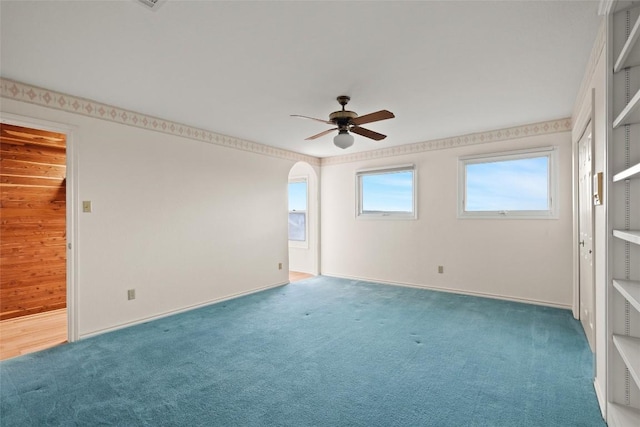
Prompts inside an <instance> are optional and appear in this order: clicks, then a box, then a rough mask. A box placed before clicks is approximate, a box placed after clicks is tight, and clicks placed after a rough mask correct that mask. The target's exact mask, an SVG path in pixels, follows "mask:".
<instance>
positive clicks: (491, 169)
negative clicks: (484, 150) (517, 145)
mask: <svg viewBox="0 0 640 427" xmlns="http://www.w3.org/2000/svg"><path fill="white" fill-rule="evenodd" d="M466 178H467V180H466V186H467V188H466V206H465V210H466V211H502V210H504V211H518V210H528V211H538V210H548V209H549V208H550V207H549V157H547V156H542V157H533V158H525V159H515V160H505V161H497V162H486V163H470V164H467V165H466Z"/></svg>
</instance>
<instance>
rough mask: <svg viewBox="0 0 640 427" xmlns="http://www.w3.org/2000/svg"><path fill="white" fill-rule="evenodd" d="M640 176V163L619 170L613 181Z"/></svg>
mask: <svg viewBox="0 0 640 427" xmlns="http://www.w3.org/2000/svg"><path fill="white" fill-rule="evenodd" d="M634 178H640V163H638V164H637V165H633V166H631V167H630V168H628V169H625V170H623V171H621V172H618V173H617V174H615V175H614V176H613V182H618V181H624V180H626V179H634Z"/></svg>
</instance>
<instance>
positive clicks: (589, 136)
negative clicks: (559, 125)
mask: <svg viewBox="0 0 640 427" xmlns="http://www.w3.org/2000/svg"><path fill="white" fill-rule="evenodd" d="M590 124H591V122H588V125H587V126H586V128H585V130H584V132H583V133H582V135H581V136H580V138H579V139H578V141H577V142H576V143H575V145H576V152H577V157H576V162H577V172H578V182H577V186H578V192H577V199H578V212H577V226H578V227H577V228H578V240H576V242H575V243H576V245H575V248H576V250H577V252H578V311H579V320H580V322H581V323H582V327H583V328H584V329H585V334H586V335H587V340H588V341H589V345H590V346H591V345H592V346H593V348H592V352H593V353H595V350H596V342H595V341H596V322H595V320H596V319H595V316H596V301H595V297H596V291H595V259H596V254H595V246H596V245H595V209H594V204H593V194H594V193H593V191H594V188H593V177H594V169H595V165H594V163H595V160H594V158H593V154H594V146H595V144H594V141H593V139H594V134H593V128H592V126H590ZM585 138H586V145H587V147H588V152H589V157H590V158H589V168H590V170H589V182H588V183H587V187H588V189H587V194H581V193H580V191H581V186H580V177H581V176H582V174H581V173H580V171H581V168H582V165H581V162H580V150H581V148H580V147H581V146H582V145H583V144H582V142H583V140H584V139H585ZM585 196H586V197H585ZM584 202H586V206H582V208H584V210H585V211H590V212H589V213H590V214H589V218H590V219H589V222H588V224H586V226H583V224H581V217H582V212H581V203H584ZM582 230H586V231H588V233H589V236H590V239H591V242H590V245H589V247H590V251H589V253H590V254H591V263H590V264H591V265H590V266H583V265H582V263H585V262H586V259H584V258H583V256H582V252H583V250H584V248H585V246H584V245H582V247H581V245H580V242H581V239H583V237H582V236H581V233H580V232H581V231H582ZM583 272H585V273H586V274H589V275H590V276H591V283H590V285H589V286H590V287H591V290H590V292H591V298H590V299H591V301H590V302H591V305H590V306H588V307H587V308H588V310H589V312H590V315H589V316H590V319H589V320H590V322H591V327H590V328H587V327H585V324H584V322H583V320H585V319H583V314H584V309H585V307H583V306H582V299H583V298H582V292H583V291H584V290H585V289H587V287H585V286H584V284H583V281H582V279H583V277H582V273H583ZM587 329H590V330H591V334H588V333H587Z"/></svg>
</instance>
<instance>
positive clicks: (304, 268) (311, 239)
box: [289, 162, 320, 275]
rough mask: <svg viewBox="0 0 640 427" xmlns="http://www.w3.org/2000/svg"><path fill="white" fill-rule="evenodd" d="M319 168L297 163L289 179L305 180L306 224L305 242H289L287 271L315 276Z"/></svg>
mask: <svg viewBox="0 0 640 427" xmlns="http://www.w3.org/2000/svg"><path fill="white" fill-rule="evenodd" d="M319 173H320V170H319V168H318V167H317V166H316V167H314V166H311V165H310V164H309V163H307V162H298V163H296V164H295V165H293V167H292V168H291V171H290V172H289V179H290V180H292V179H293V180H295V179H299V178H304V179H306V180H307V223H308V229H307V232H308V235H307V241H306V242H289V270H292V271H301V272H304V273H309V274H313V275H317V274H318V273H319V271H318V269H319V266H318V264H319V262H318V255H319V246H320V242H319V241H320V233H319V228H320V208H319V206H320V200H319V195H320V191H319V185H320V180H319V178H318V175H319Z"/></svg>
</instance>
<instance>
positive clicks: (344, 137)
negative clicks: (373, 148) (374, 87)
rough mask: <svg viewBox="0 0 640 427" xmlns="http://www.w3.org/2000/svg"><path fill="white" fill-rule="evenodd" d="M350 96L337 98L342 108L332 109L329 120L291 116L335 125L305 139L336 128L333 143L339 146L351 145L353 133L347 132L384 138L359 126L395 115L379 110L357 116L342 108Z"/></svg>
mask: <svg viewBox="0 0 640 427" xmlns="http://www.w3.org/2000/svg"><path fill="white" fill-rule="evenodd" d="M350 99H351V98H350V97H348V96H346V95H341V96H339V97H338V98H337V100H338V102H339V103H340V105H342V110H340V111H334V112H333V113H331V114H330V115H329V120H322V119H316V118H313V117H307V116H301V115H299V114H292V115H291V117H300V118H302V119H310V120H315V121H317V122H322V123H326V124H328V125H335V126H337V127H335V128H332V129H329V130H325V131H324V132H320V133H318V134H316V135H313V136H310V137H309V138H305V141H310V140H312V139H316V138H320V137H321V136H325V135H327V134H329V133H331V132H333V131H334V130H338V135H336V136H335V137H334V138H333V143H334V144H335V145H336V146H337V147H340V148H343V149H344V148H348V147H351V146H352V145H353V135H351V134H349V132H353V133H357V134H358V135H361V136H364V137H366V138H371V139H373V140H375V141H380V140H382V139H385V138H386V137H387V135H383V134H381V133H378V132H374V131H372V130H369V129H365V128H363V127H360V125H363V124H365V123H372V122H377V121H380V120H387V119H393V118H394V117H395V116H394V115H393V113H392V112H391V111H387V110H380V111H376V112H375V113H370V114H365V115H364V116H358V115H357V114H356V113H354V112H353V111H348V110H345V109H344V106H345V105H347V103H348V102H349V100H350Z"/></svg>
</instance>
